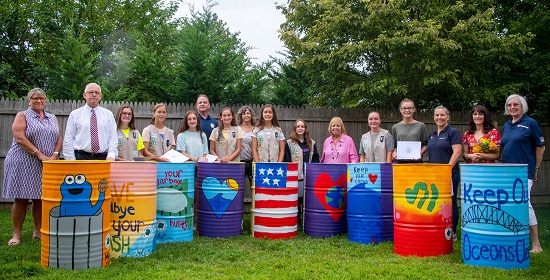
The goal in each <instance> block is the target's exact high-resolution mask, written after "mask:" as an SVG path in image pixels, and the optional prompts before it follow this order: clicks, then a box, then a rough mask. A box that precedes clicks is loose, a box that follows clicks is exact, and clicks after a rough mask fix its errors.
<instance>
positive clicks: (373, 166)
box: [347, 163, 393, 244]
mask: <svg viewBox="0 0 550 280" xmlns="http://www.w3.org/2000/svg"><path fill="white" fill-rule="evenodd" d="M347 210H348V239H349V241H352V242H357V243H361V244H378V243H379V242H384V241H390V242H391V241H393V169H392V165H391V164H389V163H353V164H348V209H347Z"/></svg>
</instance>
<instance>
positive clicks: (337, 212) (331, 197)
mask: <svg viewBox="0 0 550 280" xmlns="http://www.w3.org/2000/svg"><path fill="white" fill-rule="evenodd" d="M347 170H348V169H347V165H346V164H328V163H306V166H305V169H304V172H305V175H304V176H305V191H304V192H305V193H304V233H305V234H307V235H309V236H313V237H330V236H335V235H340V234H345V233H347V231H348V226H347V225H348V224H347V213H346V209H347V208H346V207H347V176H346V173H347Z"/></svg>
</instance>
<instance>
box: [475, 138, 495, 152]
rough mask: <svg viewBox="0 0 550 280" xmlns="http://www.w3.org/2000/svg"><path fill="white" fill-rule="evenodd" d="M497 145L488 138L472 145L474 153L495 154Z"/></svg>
mask: <svg viewBox="0 0 550 280" xmlns="http://www.w3.org/2000/svg"><path fill="white" fill-rule="evenodd" d="M496 150H497V144H495V142H493V141H491V139H488V138H481V139H479V143H475V144H474V153H491V152H496Z"/></svg>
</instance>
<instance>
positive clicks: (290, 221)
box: [252, 163, 298, 239]
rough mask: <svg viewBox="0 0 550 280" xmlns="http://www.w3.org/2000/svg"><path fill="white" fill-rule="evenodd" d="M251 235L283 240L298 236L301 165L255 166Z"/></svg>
mask: <svg viewBox="0 0 550 280" xmlns="http://www.w3.org/2000/svg"><path fill="white" fill-rule="evenodd" d="M253 170H254V173H253V174H254V182H253V183H254V185H253V189H254V197H253V201H252V215H253V218H252V221H253V222H252V235H253V236H254V237H256V238H270V239H281V238H290V237H294V236H296V234H297V233H298V163H254V165H253Z"/></svg>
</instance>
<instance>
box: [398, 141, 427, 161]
mask: <svg viewBox="0 0 550 280" xmlns="http://www.w3.org/2000/svg"><path fill="white" fill-rule="evenodd" d="M421 149H422V145H421V143H420V142H417V141H397V155H396V158H397V159H419V158H420V150H421Z"/></svg>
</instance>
